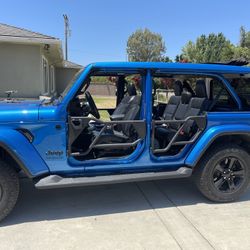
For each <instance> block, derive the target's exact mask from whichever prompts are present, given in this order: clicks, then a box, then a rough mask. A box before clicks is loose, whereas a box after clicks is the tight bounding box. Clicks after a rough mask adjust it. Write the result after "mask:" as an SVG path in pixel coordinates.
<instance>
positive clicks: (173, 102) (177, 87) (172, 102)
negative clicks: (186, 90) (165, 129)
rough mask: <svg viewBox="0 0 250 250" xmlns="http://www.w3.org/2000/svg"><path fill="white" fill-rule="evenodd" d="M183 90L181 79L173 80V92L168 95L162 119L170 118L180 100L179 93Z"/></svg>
mask: <svg viewBox="0 0 250 250" xmlns="http://www.w3.org/2000/svg"><path fill="white" fill-rule="evenodd" d="M182 91H183V88H182V83H181V81H175V83H174V94H175V95H173V96H171V97H170V99H169V102H168V104H167V106H166V108H165V110H164V112H163V116H162V118H163V120H171V119H173V116H174V114H175V112H176V110H177V107H178V105H179V104H180V102H181V93H182Z"/></svg>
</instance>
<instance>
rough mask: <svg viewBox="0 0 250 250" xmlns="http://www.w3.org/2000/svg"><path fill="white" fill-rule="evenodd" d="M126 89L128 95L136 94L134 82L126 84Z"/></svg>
mask: <svg viewBox="0 0 250 250" xmlns="http://www.w3.org/2000/svg"><path fill="white" fill-rule="evenodd" d="M127 89H128V94H129V95H130V96H133V95H137V93H136V88H135V85H134V84H128V85H127Z"/></svg>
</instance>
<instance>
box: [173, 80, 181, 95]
mask: <svg viewBox="0 0 250 250" xmlns="http://www.w3.org/2000/svg"><path fill="white" fill-rule="evenodd" d="M182 91H183V87H182V83H181V81H175V82H174V94H175V96H181V93H182Z"/></svg>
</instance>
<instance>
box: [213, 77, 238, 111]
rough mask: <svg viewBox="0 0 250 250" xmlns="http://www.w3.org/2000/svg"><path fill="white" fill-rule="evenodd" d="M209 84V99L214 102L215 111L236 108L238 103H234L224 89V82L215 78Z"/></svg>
mask: <svg viewBox="0 0 250 250" xmlns="http://www.w3.org/2000/svg"><path fill="white" fill-rule="evenodd" d="M210 84H211V97H212V98H211V99H212V101H213V102H215V104H214V108H213V110H215V111H232V110H237V109H238V105H237V104H236V102H235V100H234V99H233V97H232V96H231V95H230V94H229V92H228V91H227V90H226V88H225V86H224V84H223V83H222V82H221V81H220V80H217V79H213V80H211V81H210Z"/></svg>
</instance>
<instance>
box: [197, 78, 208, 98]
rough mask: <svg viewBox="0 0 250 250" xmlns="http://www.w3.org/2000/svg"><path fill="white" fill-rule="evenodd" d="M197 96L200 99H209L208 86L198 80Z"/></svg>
mask: <svg viewBox="0 0 250 250" xmlns="http://www.w3.org/2000/svg"><path fill="white" fill-rule="evenodd" d="M195 94H196V96H197V97H199V98H207V91H206V84H205V81H204V80H198V81H197V82H196V86H195Z"/></svg>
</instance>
